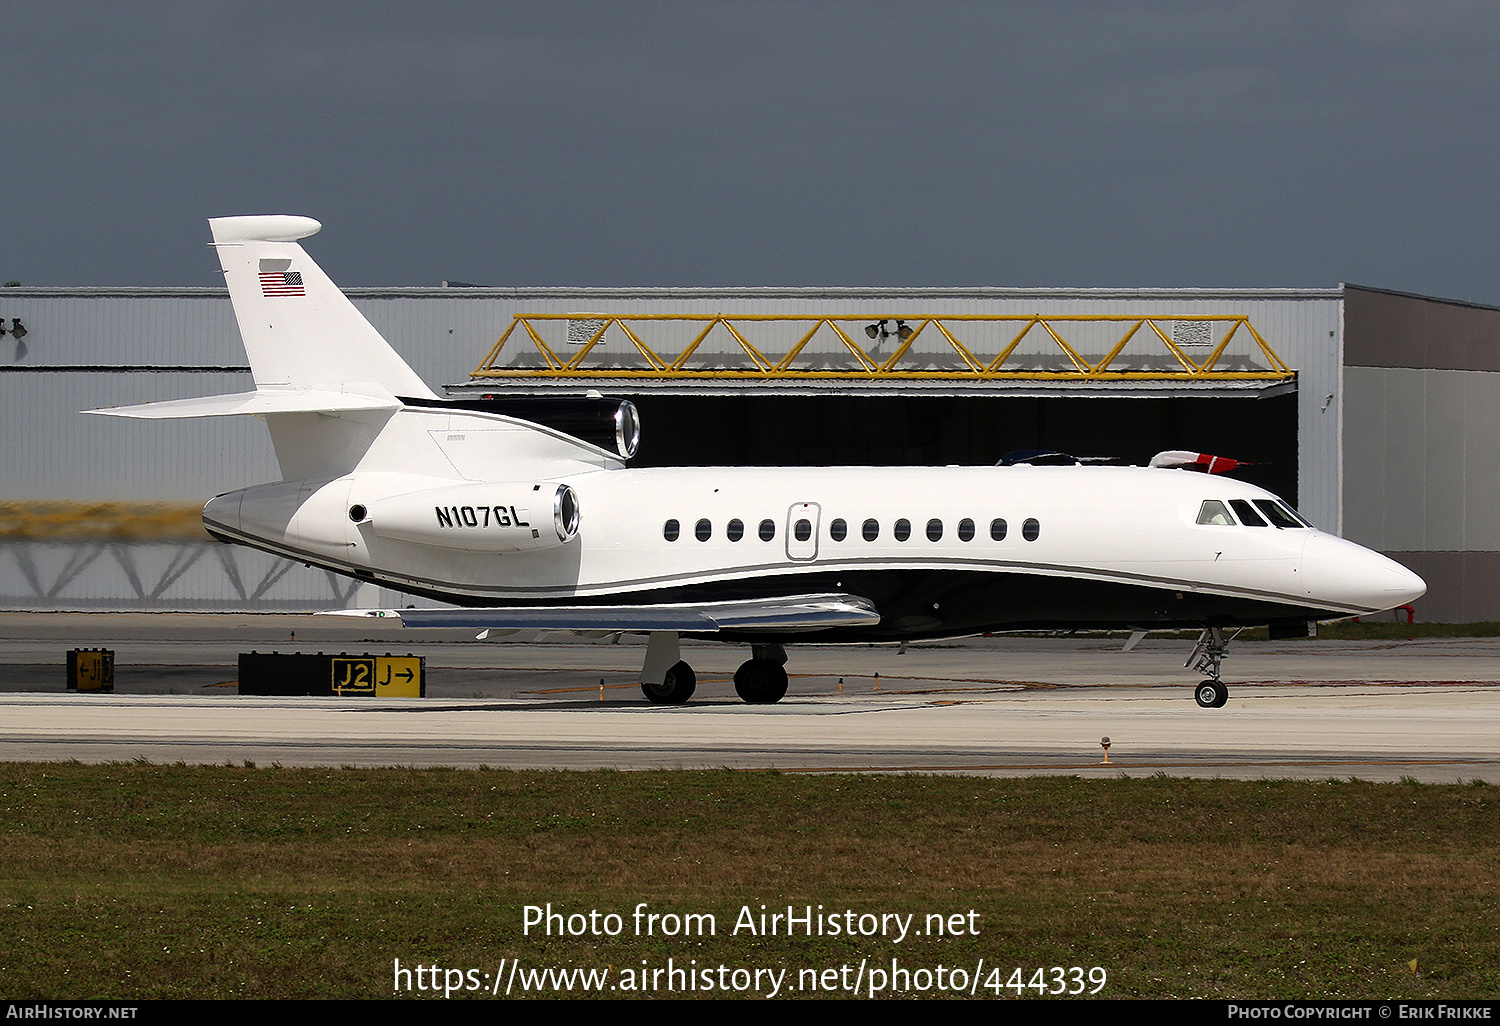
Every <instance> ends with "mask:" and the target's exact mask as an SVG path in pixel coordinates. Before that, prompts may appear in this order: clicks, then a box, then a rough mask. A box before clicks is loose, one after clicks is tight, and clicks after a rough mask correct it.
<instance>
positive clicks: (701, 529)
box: [693, 520, 714, 541]
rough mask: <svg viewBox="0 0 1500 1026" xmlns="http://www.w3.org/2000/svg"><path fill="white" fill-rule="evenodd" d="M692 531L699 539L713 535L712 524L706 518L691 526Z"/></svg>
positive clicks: (706, 538)
mask: <svg viewBox="0 0 1500 1026" xmlns="http://www.w3.org/2000/svg"><path fill="white" fill-rule="evenodd" d="M693 533H694V534H695V535H697V536H698V540H699V541H708V539H710V538H712V537H713V535H714V525H713V524H710V523H709V522H708V521H707V520H700V521H698V523H697V525H696V526H695V527H694V528H693Z"/></svg>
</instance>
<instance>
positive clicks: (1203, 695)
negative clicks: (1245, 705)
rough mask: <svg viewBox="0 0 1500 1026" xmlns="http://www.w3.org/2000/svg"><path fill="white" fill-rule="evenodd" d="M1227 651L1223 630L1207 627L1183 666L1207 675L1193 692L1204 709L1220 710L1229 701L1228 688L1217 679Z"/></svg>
mask: <svg viewBox="0 0 1500 1026" xmlns="http://www.w3.org/2000/svg"><path fill="white" fill-rule="evenodd" d="M1235 633H1236V634H1238V633H1239V632H1238V631H1236V632H1235ZM1228 651H1229V640H1228V639H1226V638H1225V637H1224V629H1223V628H1222V627H1209V628H1206V629H1205V630H1204V631H1203V634H1202V635H1201V636H1200V637H1199V638H1198V644H1197V645H1196V646H1195V647H1194V648H1193V654H1192V655H1190V656H1188V661H1187V662H1186V663H1184V664H1183V665H1184V666H1191V667H1192V668H1193V670H1194V671H1196V672H1198V673H1205V674H1208V678H1209V679H1208V680H1206V681H1204V682H1203V683H1202V684H1199V685H1198V687H1197V688H1196V689H1195V690H1194V691H1193V699H1194V700H1195V701H1196V702H1197V703H1198V704H1199V705H1200V706H1201V707H1203V708H1204V709H1222V708H1224V703H1225V702H1227V701H1229V688H1228V687H1226V686H1225V684H1224V682H1223V681H1222V680H1220V679H1219V670H1220V668H1221V667H1222V665H1223V663H1224V655H1225V653H1226V652H1228Z"/></svg>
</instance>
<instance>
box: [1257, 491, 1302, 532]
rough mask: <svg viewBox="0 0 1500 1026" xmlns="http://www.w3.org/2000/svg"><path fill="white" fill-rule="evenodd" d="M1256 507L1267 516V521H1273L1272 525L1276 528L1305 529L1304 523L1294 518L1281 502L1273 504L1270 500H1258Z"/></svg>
mask: <svg viewBox="0 0 1500 1026" xmlns="http://www.w3.org/2000/svg"><path fill="white" fill-rule="evenodd" d="M1255 505H1256V507H1257V508H1258V509H1259V510H1260V511H1261V512H1262V513H1264V514H1265V515H1266V519H1267V520H1269V521H1271V523H1272V524H1273V525H1274V526H1276V527H1280V528H1289V527H1295V528H1298V529H1299V530H1300V529H1301V528H1302V527H1303V523H1302V521H1300V520H1298V519H1297V518H1296V517H1294V516H1292V514H1291V513H1290V512H1289V511H1288V510H1287V509H1286V508H1285V507H1284V506H1282V505H1281V503H1279V502H1273V501H1272V500H1270V499H1256V500H1255Z"/></svg>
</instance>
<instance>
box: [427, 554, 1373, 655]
mask: <svg viewBox="0 0 1500 1026" xmlns="http://www.w3.org/2000/svg"><path fill="white" fill-rule="evenodd" d="M827 592H837V593H840V594H847V595H858V596H861V597H863V598H867V599H869V600H870V601H871V602H872V603H874V605H875V608H876V609H878V610H879V611H880V617H881V619H880V623H879V624H877V625H875V626H873V627H834V628H828V629H823V630H815V631H791V632H789V631H785V630H782V631H774V632H757V631H723V632H721V633H718V634H715V635H712V636H713V637H716V638H719V639H731V638H733V639H741V640H768V639H770V638H773V637H775V638H785V639H787V640H798V641H811V642H815V641H902V640H915V639H919V638H941V637H959V636H964V635H973V634H982V633H986V632H995V633H999V632H1002V631H1027V630H1132V629H1143V630H1165V629H1169V628H1198V627H1205V626H1215V627H1242V626H1259V625H1263V624H1267V623H1272V622H1276V621H1284V620H1308V619H1330V618H1333V617H1337V616H1342V615H1347V614H1344V613H1341V612H1339V611H1337V610H1323V609H1315V608H1312V607H1308V606H1301V605H1296V604H1293V603H1283V602H1274V601H1267V600H1265V599H1257V598H1251V597H1244V598H1235V597H1226V596H1221V595H1201V594H1195V593H1193V592H1188V591H1181V592H1179V591H1173V590H1169V589H1163V588H1155V587H1147V586H1145V585H1138V584H1121V583H1112V582H1106V581H1091V580H1085V579H1080V578H1074V577H1052V576H1044V575H1040V574H1021V573H1004V572H993V571H978V570H936V569H925V570H867V571H853V572H851V571H838V572H827V573H818V572H813V573H806V574H796V575H793V576H778V577H772V578H759V579H749V580H738V581H716V582H713V583H710V584H698V585H684V586H680V587H672V588H660V589H654V590H650V591H636V592H629V593H624V594H615V595H607V596H599V597H594V598H587V599H575V600H572V601H571V602H567V603H563V602H559V601H558V600H556V599H553V600H549V601H542V602H536V603H511V602H507V603H504V604H506V605H524V604H535V605H549V606H552V605H563V604H577V605H604V606H607V605H619V604H621V603H628V604H630V605H646V604H655V603H692V602H722V601H726V600H735V599H756V598H775V597H777V596H783V595H809V594H818V593H827ZM434 597H436V598H441V599H444V600H445V601H448V602H454V603H457V604H460V605H468V606H485V605H496V604H497V603H495V602H493V601H490V602H486V601H484V600H477V599H475V598H473V597H471V596H460V595H452V594H448V595H441V594H439V595H434Z"/></svg>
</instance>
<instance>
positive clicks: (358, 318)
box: [208, 215, 437, 399]
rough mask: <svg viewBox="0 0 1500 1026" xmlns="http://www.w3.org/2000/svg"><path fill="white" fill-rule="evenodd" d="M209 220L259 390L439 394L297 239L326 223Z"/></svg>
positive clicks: (275, 219)
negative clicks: (376, 328)
mask: <svg viewBox="0 0 1500 1026" xmlns="http://www.w3.org/2000/svg"><path fill="white" fill-rule="evenodd" d="M208 223H209V226H210V227H211V228H212V229H213V235H214V246H215V248H216V249H217V250H218V253H219V263H220V265H221V266H223V268H224V279H225V282H226V283H227V284H228V286H229V298H230V300H231V301H232V302H233V303H234V314H235V317H236V318H237V319H238V320H239V325H240V336H241V338H243V340H244V343H245V352H246V354H247V355H248V356H249V357H250V371H251V373H252V375H253V376H254V378H255V387H256V390H257V391H284V390H294V391H316V392H343V393H347V394H352V395H363V396H372V397H377V398H390V397H393V396H412V397H416V398H425V399H434V398H437V396H436V395H435V394H434V393H433V392H432V390H431V389H429V388H428V387H427V385H426V383H425V382H423V381H422V379H421V378H419V377H417V374H416V372H415V371H413V370H412V369H411V368H410V367H408V366H407V365H406V362H405V361H404V360H402V359H401V357H399V356H397V355H396V351H395V350H394V349H392V348H391V347H390V344H389V343H387V342H386V340H385V339H384V338H382V337H381V336H380V333H379V332H378V331H376V330H375V328H374V326H373V325H371V324H370V322H369V321H367V320H365V318H364V315H363V314H361V313H360V312H359V311H358V310H356V309H355V308H354V304H353V303H351V302H349V300H348V298H346V297H345V296H344V294H343V293H342V292H340V291H339V290H338V287H337V286H336V285H334V283H333V282H332V281H331V280H329V278H328V276H327V275H326V274H324V273H323V271H322V269H321V268H320V267H318V265H317V264H315V263H313V261H312V258H311V257H309V256H308V255H307V253H306V252H305V251H304V250H303V248H302V247H301V246H299V245H298V244H297V240H298V239H305V238H307V237H308V236H309V235H312V234H314V233H316V232H317V231H318V230H319V229H320V228H322V225H320V224H319V223H318V222H317V221H314V220H313V219H312V218H310V217H292V216H285V215H267V216H255V217H217V218H211V219H210V220H209V222H208Z"/></svg>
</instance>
